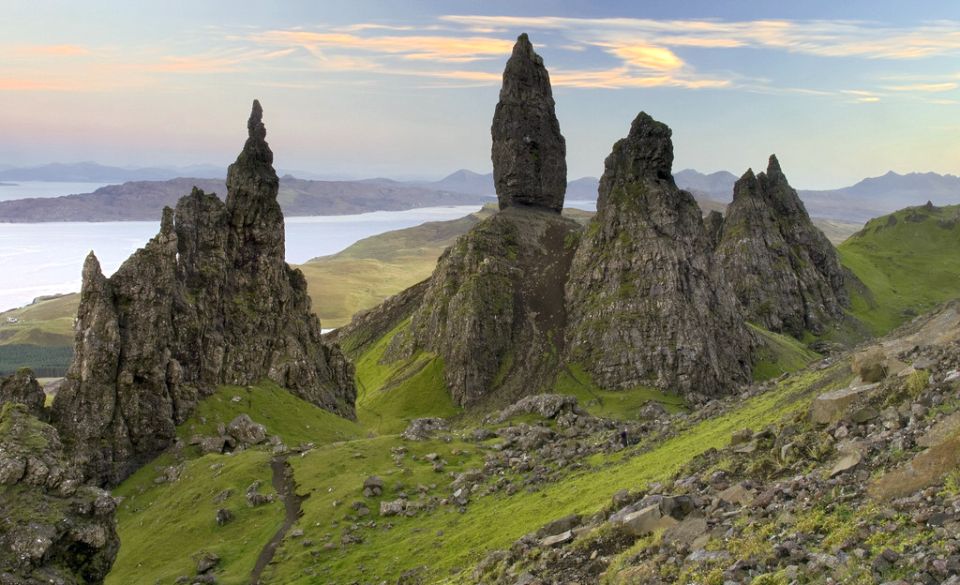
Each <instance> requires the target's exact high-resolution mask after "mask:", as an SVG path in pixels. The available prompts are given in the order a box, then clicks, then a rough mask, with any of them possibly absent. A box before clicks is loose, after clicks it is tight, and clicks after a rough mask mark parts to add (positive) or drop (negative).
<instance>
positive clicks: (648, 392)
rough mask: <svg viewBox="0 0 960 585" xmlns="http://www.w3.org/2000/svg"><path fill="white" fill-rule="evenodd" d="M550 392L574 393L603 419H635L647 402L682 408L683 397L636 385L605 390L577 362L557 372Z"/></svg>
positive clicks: (675, 408)
mask: <svg viewBox="0 0 960 585" xmlns="http://www.w3.org/2000/svg"><path fill="white" fill-rule="evenodd" d="M553 391H554V392H556V393H557V394H567V395H570V396H576V397H577V400H578V401H579V403H580V405H581V406H582V407H584V408H585V409H586V410H587V412H589V413H590V414H592V415H594V416H602V417H604V418H615V419H619V420H631V419H636V418H637V417H638V415H639V413H640V410H641V409H642V408H643V407H644V406H646V405H647V403H649V402H659V403H660V404H662V405H663V407H664V408H665V409H666V410H667V411H668V412H679V411H682V410H684V404H683V399H682V398H680V397H679V396H676V395H674V394H669V393H666V392H663V391H661V390H658V389H656V388H650V387H648V386H636V387H634V388H629V389H625V390H605V389H603V388H601V387H599V386H597V384H596V383H594V381H593V379H592V378H591V377H590V374H588V373H587V372H585V371H584V370H583V367H582V366H581V365H580V364H571V365H570V366H569V367H567V368H565V369H564V370H563V371H562V372H560V375H559V376H557V381H556V383H555V384H554V388H553Z"/></svg>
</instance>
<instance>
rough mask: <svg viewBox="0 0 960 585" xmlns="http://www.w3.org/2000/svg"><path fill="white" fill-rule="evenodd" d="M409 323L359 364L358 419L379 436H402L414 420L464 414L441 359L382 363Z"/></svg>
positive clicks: (425, 355)
mask: <svg viewBox="0 0 960 585" xmlns="http://www.w3.org/2000/svg"><path fill="white" fill-rule="evenodd" d="M408 324H409V320H408V321H404V322H403V323H401V324H400V325H398V326H397V327H396V328H394V330H393V331H391V332H389V333H388V334H386V335H384V336H383V337H382V338H381V339H380V340H379V341H378V342H377V343H376V344H374V345H373V346H371V347H370V349H368V350H367V351H366V352H365V353H363V354H362V355H360V356H358V357H357V359H356V361H355V363H356V371H357V378H356V379H357V419H358V420H359V422H360V424H361V425H363V426H364V427H365V428H367V429H369V430H371V431H374V432H376V433H378V434H395V433H400V432H402V431H403V430H404V429H405V428H406V427H407V424H408V423H409V422H410V420H412V419H414V418H421V417H429V416H437V417H443V418H449V417H452V416H456V415H458V414H459V413H460V412H461V410H460V408H458V407H457V406H456V405H455V404H454V403H453V400H452V399H451V398H450V392H449V390H448V389H447V386H446V384H445V383H444V381H443V360H442V359H441V358H439V357H437V356H435V355H433V354H429V353H419V354H417V355H415V356H413V357H412V358H410V359H407V360H399V361H397V362H394V363H388V364H382V363H380V361H381V360H382V358H383V353H384V351H385V350H386V348H387V346H388V345H389V344H390V341H391V340H392V339H393V338H394V336H395V335H396V334H397V333H398V332H400V331H401V330H402V329H403V328H404V327H406V326H407V325H408Z"/></svg>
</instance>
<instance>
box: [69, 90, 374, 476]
mask: <svg viewBox="0 0 960 585" xmlns="http://www.w3.org/2000/svg"><path fill="white" fill-rule="evenodd" d="M262 113H263V112H262V109H261V107H260V104H259V102H256V101H255V102H254V103H253V111H252V113H251V115H250V120H249V122H248V124H247V128H248V138H247V141H246V144H245V145H244V148H243V150H242V152H241V153H240V155H239V156H238V157H237V161H236V162H235V163H234V164H232V165H231V166H230V169H229V171H228V178H227V198H226V204H224V203H223V202H221V201H220V199H218V198H217V196H216V195H214V194H207V193H204V192H203V191H201V190H199V189H196V188H195V189H194V190H193V192H192V193H191V194H190V195H187V196H186V197H183V198H182V199H181V200H180V201H179V202H178V203H177V207H176V210H171V209H169V208H167V209H165V210H164V213H163V218H162V221H161V227H160V233H159V234H157V236H156V237H154V238H153V239H152V240H150V242H149V243H147V245H146V246H144V247H143V248H142V249H140V250H138V251H137V252H135V253H134V254H133V255H132V256H131V257H130V258H129V259H128V260H127V261H126V262H124V264H123V265H122V266H121V267H120V269H119V270H117V272H116V274H114V275H113V276H112V277H110V278H106V277H104V275H103V273H102V272H101V270H100V265H99V262H98V261H97V259H96V257H95V256H94V255H93V254H92V253H91V254H90V256H89V257H88V258H87V261H86V262H85V264H84V269H83V287H82V290H81V300H80V307H79V310H78V315H77V325H76V341H75V351H74V360H73V363H72V364H71V366H70V369H69V371H68V373H67V379H66V381H65V382H64V385H63V388H62V389H61V391H60V394H59V395H58V397H57V400H56V402H55V403H54V409H53V420H54V423H55V424H56V426H57V427H58V428H59V429H60V433H61V436H62V438H63V440H64V443H65V446H66V447H67V448H68V450H69V451H70V452H71V453H72V454H73V456H74V457H76V458H77V460H78V461H79V462H80V463H81V466H82V468H83V470H84V475H85V476H86V477H87V478H89V479H90V480H91V481H93V482H94V483H97V484H102V485H109V484H116V483H118V482H120V481H121V480H123V479H124V478H125V477H126V476H128V475H129V474H130V473H132V472H133V471H135V470H136V469H137V468H138V467H139V466H141V465H143V464H144V463H146V462H147V461H149V460H150V459H151V458H153V457H154V456H155V455H156V454H158V453H159V452H161V451H162V450H163V449H165V448H166V447H167V446H169V445H170V444H171V442H172V441H173V440H174V438H175V426H176V424H178V423H180V422H182V421H184V420H185V419H186V418H187V417H188V416H189V415H190V413H191V412H192V411H193V409H194V408H195V406H196V403H197V401H198V400H199V399H200V398H201V397H203V396H205V395H207V394H208V393H210V392H212V391H213V390H214V389H215V388H216V386H218V385H220V384H250V383H254V382H257V381H259V380H261V379H263V378H270V379H272V380H274V381H275V382H277V383H278V384H280V385H282V386H285V387H287V388H289V389H290V391H291V392H293V393H294V394H296V395H297V396H299V397H301V398H303V399H305V400H307V401H309V402H312V403H313V404H316V405H318V406H320V407H322V408H325V409H328V410H330V411H332V412H335V413H337V414H340V415H342V416H346V417H351V418H352V417H353V416H354V401H355V397H356V391H355V388H354V382H353V370H352V366H350V365H349V364H348V362H347V361H346V360H345V358H344V357H343V356H342V354H341V353H340V351H339V348H338V347H336V346H328V345H326V344H324V343H323V342H322V341H321V336H320V322H319V320H318V319H317V318H316V316H315V315H313V313H312V312H311V309H310V299H309V297H308V296H307V286H306V281H305V280H304V277H303V275H302V274H301V272H300V271H299V270H296V269H293V268H291V267H290V266H288V265H287V264H286V262H285V261H284V230H283V214H282V213H281V212H280V206H279V205H278V203H277V190H278V184H279V182H278V180H277V175H276V172H275V171H274V169H273V166H272V161H273V153H272V152H271V150H270V147H269V145H268V144H267V142H266V140H265V137H266V129H265V127H264V125H263V122H262Z"/></svg>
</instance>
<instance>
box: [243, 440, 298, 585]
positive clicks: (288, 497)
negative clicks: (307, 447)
mask: <svg viewBox="0 0 960 585" xmlns="http://www.w3.org/2000/svg"><path fill="white" fill-rule="evenodd" d="M288 456H289V455H286V454H284V455H278V456H276V457H274V458H273V459H272V460H271V461H270V469H272V470H273V489H275V490H277V494H278V495H279V496H280V499H281V500H283V508H284V518H283V525H282V526H280V528H279V529H278V530H277V532H276V534H274V535H273V538H271V539H270V542H268V543H267V546H265V547H263V550H262V551H260V556H259V557H257V564H256V565H255V566H254V567H253V573H251V574H250V583H251V584H252V585H260V577H261V576H262V575H263V570H264V569H266V568H267V565H269V564H270V561H272V560H273V555H274V554H276V552H277V547H278V546H280V543H281V542H282V541H283V537H284V536H286V535H287V531H288V530H290V527H291V526H293V525H294V524H295V523H296V522H297V519H298V518H300V503H301V502H303V500H305V499H306V496H298V495H297V482H296V480H295V479H294V477H293V470H292V469H291V468H290V466H289V465H287V457H288Z"/></svg>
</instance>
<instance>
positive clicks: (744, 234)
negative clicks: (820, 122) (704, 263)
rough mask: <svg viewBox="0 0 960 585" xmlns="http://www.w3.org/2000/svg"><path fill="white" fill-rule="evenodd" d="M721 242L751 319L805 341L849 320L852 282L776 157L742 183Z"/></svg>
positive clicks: (720, 255)
mask: <svg viewBox="0 0 960 585" xmlns="http://www.w3.org/2000/svg"><path fill="white" fill-rule="evenodd" d="M711 221H714V222H716V220H711ZM717 242H718V243H717V248H716V255H717V258H718V260H719V261H720V263H721V264H722V265H723V269H724V272H725V273H726V276H727V278H728V279H729V282H731V283H732V284H733V287H734V291H735V292H736V295H737V298H738V299H739V300H740V303H741V304H742V305H743V307H744V311H745V313H746V316H747V319H748V320H750V321H752V322H754V323H756V324H758V325H761V326H763V327H765V328H767V329H770V330H771V331H777V332H785V333H789V334H790V335H793V336H795V337H801V336H802V335H803V333H804V332H805V331H810V332H813V333H814V334H822V333H824V332H826V331H827V329H828V328H829V327H830V326H831V324H833V323H835V322H837V321H839V320H841V319H842V318H843V315H844V312H843V309H844V307H847V306H849V304H850V301H849V298H848V296H847V292H846V288H845V281H846V279H848V278H851V276H848V275H845V274H844V270H843V269H842V268H841V266H840V260H839V257H838V256H837V252H836V250H835V249H834V248H833V246H832V245H831V244H830V242H829V241H828V240H827V238H826V236H824V235H823V232H821V231H820V230H818V229H817V228H816V227H814V225H813V223H812V222H811V221H810V216H809V215H808V214H807V211H806V209H805V208H804V206H803V202H801V201H800V198H799V196H797V192H796V191H795V190H794V189H793V188H792V187H791V186H790V184H789V183H788V182H787V178H786V176H784V174H783V171H782V170H781V169H780V163H779V161H778V160H777V157H776V156H773V155H771V156H770V161H769V164H768V166H767V171H766V172H765V173H760V174H759V175H754V174H753V171H752V170H747V172H746V173H744V175H743V176H742V177H741V178H740V179H739V180H738V181H737V183H736V185H735V186H734V192H733V202H732V203H731V204H730V205H729V207H728V208H727V213H726V216H725V217H724V219H723V222H722V226H721V227H720V230H719V237H718V238H717Z"/></svg>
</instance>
